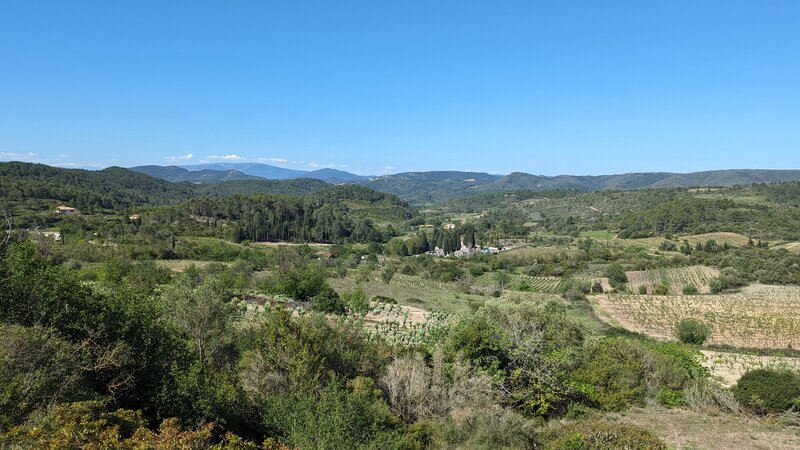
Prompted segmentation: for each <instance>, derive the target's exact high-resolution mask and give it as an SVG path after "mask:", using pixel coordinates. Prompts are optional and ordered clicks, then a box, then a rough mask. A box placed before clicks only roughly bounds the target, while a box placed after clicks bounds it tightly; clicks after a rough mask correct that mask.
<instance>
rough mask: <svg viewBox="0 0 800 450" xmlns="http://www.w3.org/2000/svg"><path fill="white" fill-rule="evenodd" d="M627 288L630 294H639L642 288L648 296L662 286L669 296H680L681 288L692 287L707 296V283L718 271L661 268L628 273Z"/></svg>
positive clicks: (704, 267) (694, 267) (694, 268)
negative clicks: (665, 288)
mask: <svg viewBox="0 0 800 450" xmlns="http://www.w3.org/2000/svg"><path fill="white" fill-rule="evenodd" d="M625 275H627V276H628V283H627V288H628V290H629V291H630V292H634V293H639V289H640V288H641V287H642V286H644V287H645V288H646V289H647V293H648V294H652V293H653V292H654V290H655V288H656V286H659V285H664V286H667V288H669V292H670V293H671V294H676V295H679V294H682V293H683V288H685V287H688V286H694V287H695V288H697V290H698V291H700V293H703V294H708V293H709V292H711V290H710V289H709V282H711V279H712V278H715V277H718V276H719V270H718V269H716V268H714V267H708V266H689V267H677V268H663V269H655V270H642V271H629V272H625Z"/></svg>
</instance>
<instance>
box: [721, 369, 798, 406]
mask: <svg viewBox="0 0 800 450" xmlns="http://www.w3.org/2000/svg"><path fill="white" fill-rule="evenodd" d="M733 395H734V397H736V400H738V401H739V403H741V404H742V405H744V406H746V407H748V408H751V409H753V410H754V411H757V412H760V413H777V412H783V411H786V410H788V409H789V408H791V407H792V406H795V405H797V403H798V400H799V399H800V374H797V373H795V372H791V371H788V370H773V369H755V370H751V371H748V372H747V373H745V374H744V375H742V378H740V379H739V382H738V383H737V384H736V386H734V387H733Z"/></svg>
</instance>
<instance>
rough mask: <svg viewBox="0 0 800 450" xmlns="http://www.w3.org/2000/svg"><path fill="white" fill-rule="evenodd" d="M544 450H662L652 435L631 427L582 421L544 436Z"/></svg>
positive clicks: (604, 422)
mask: <svg viewBox="0 0 800 450" xmlns="http://www.w3.org/2000/svg"><path fill="white" fill-rule="evenodd" d="M543 437H544V448H545V449H552V450H583V449H586V450H590V449H591V450H606V449H607V450H617V449H626V448H628V449H639V450H666V449H667V446H666V444H664V442H663V441H662V440H661V439H659V438H658V437H657V436H655V435H654V434H653V433H651V432H649V431H647V430H644V429H642V428H639V427H635V426H633V425H624V424H620V423H613V422H607V421H604V420H599V419H595V420H585V421H579V422H573V423H569V424H566V425H561V426H559V427H556V428H553V429H551V430H548V431H546V432H545V433H544V436H543Z"/></svg>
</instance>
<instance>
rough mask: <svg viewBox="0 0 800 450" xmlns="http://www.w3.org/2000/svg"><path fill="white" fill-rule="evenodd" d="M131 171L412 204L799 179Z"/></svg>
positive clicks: (250, 167)
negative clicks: (339, 188)
mask: <svg viewBox="0 0 800 450" xmlns="http://www.w3.org/2000/svg"><path fill="white" fill-rule="evenodd" d="M131 170H133V171H136V172H140V173H144V174H147V175H150V176H153V177H156V178H161V179H164V180H167V181H173V182H181V181H186V182H191V183H196V184H204V183H218V182H223V181H232V180H251V179H265V178H266V179H273V180H287V179H299V178H312V179H316V180H321V181H324V182H326V183H332V184H342V183H348V184H359V185H362V186H366V187H368V188H371V189H374V190H376V191H379V192H385V193H389V194H395V195H398V196H400V197H403V198H404V199H406V200H408V201H410V202H413V203H429V202H438V201H444V200H449V199H453V198H458V197H465V196H469V195H471V194H477V193H481V192H495V191H507V190H536V191H539V190H551V189H576V190H582V191H599V190H605V189H613V190H631V189H647V188H681V187H703V186H734V185H746V184H753V183H772V182H781V181H800V170H761V169H732V170H711V171H704V172H692V173H670V172H656V173H625V174H617V175H557V176H544V175H531V174H527V173H523V172H514V173H510V174H508V175H492V174H488V173H481V172H458V171H432V172H404V173H398V174H392V175H383V176H374V177H370V176H362V175H355V174H352V173H349V172H344V171H341V170H336V169H320V170H314V171H302V170H294V169H285V168H282V167H276V166H271V165H269V164H259V163H216V164H199V165H191V166H139V167H132V168H131Z"/></svg>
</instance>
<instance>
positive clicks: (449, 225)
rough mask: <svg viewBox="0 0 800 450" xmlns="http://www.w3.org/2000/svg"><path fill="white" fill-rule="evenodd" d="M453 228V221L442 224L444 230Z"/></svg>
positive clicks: (454, 226) (454, 225)
mask: <svg viewBox="0 0 800 450" xmlns="http://www.w3.org/2000/svg"><path fill="white" fill-rule="evenodd" d="M455 228H456V224H454V223H446V224H444V229H445V230H455Z"/></svg>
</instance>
